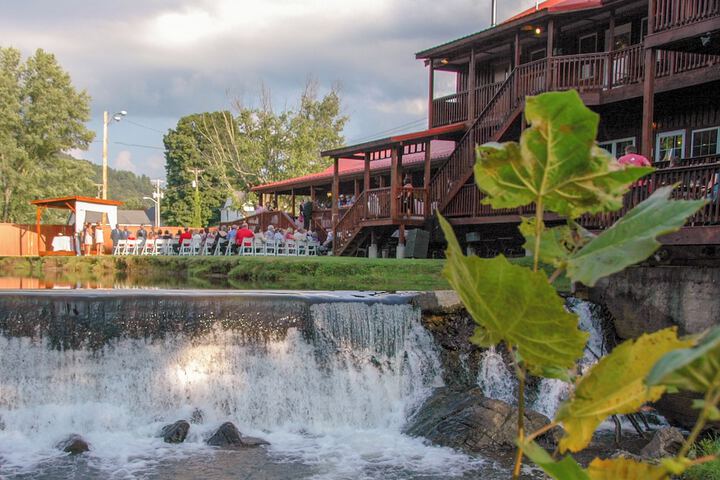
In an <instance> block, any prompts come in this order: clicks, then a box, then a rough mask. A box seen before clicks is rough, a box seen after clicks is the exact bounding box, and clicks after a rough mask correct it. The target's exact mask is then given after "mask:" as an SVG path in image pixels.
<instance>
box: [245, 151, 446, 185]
mask: <svg viewBox="0 0 720 480" xmlns="http://www.w3.org/2000/svg"><path fill="white" fill-rule="evenodd" d="M454 149H455V142H452V141H447V140H433V141H431V142H430V161H431V162H435V161H439V160H444V159H446V158H447V157H449V156H450V154H451V153H452V152H453V150H454ZM424 161H425V152H417V153H411V154H406V155H403V160H402V164H403V167H409V166H416V165H421V164H422V163H423V162H424ZM389 169H390V159H389V158H385V159H382V160H376V161H373V162H370V172H371V173H375V174H377V173H378V172H383V171H386V170H389ZM364 170H365V160H359V159H356V158H340V159H339V162H338V171H339V175H340V179H341V181H342V180H343V177H345V178H347V177H352V176H360V175H362V174H363V172H364ZM332 178H333V166H332V165H331V166H329V167H328V168H326V169H325V170H323V171H321V172H317V173H311V174H309V175H303V176H301V177H295V178H288V179H286V180H280V181H277V182H271V183H266V184H265V185H258V186H255V187H253V188H252V191H253V192H260V193H282V192H289V191H291V190H292V189H298V188H304V187H309V186H310V185H313V186H315V185H324V184H327V183H330V182H332Z"/></svg>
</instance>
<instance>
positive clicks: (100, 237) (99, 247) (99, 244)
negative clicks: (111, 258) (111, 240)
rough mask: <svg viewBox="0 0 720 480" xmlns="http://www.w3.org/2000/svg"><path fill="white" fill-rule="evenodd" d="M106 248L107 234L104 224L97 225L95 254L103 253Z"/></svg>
mask: <svg viewBox="0 0 720 480" xmlns="http://www.w3.org/2000/svg"><path fill="white" fill-rule="evenodd" d="M104 250H105V235H104V233H103V227H102V225H95V255H102V254H103V252H104Z"/></svg>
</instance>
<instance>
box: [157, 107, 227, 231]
mask: <svg viewBox="0 0 720 480" xmlns="http://www.w3.org/2000/svg"><path fill="white" fill-rule="evenodd" d="M224 115H225V112H212V113H200V114H193V115H188V116H185V117H182V118H181V119H180V120H179V121H178V124H177V126H176V127H175V128H174V129H171V130H170V131H169V132H168V133H167V134H166V135H165V136H164V138H163V142H164V144H165V171H166V179H167V184H166V189H165V200H164V202H163V205H162V207H163V210H162V214H163V218H164V219H165V223H166V224H168V225H192V224H193V223H195V219H194V218H193V211H194V205H195V203H194V195H195V189H194V188H193V186H192V183H193V180H195V174H194V173H193V172H192V169H195V168H199V169H201V170H203V172H202V173H200V174H199V176H198V180H199V182H198V185H199V191H200V206H201V208H200V221H201V223H202V225H209V224H210V225H211V224H215V223H217V222H218V221H219V219H220V208H221V207H222V206H223V204H224V202H225V200H226V199H227V197H228V195H229V190H228V188H227V187H226V185H225V184H224V182H223V181H222V180H221V175H220V174H219V172H218V171H217V169H216V168H213V165H212V164H209V163H208V162H207V161H206V160H205V158H206V156H207V155H211V150H212V146H211V144H210V143H209V142H208V141H207V139H206V137H205V135H203V134H202V133H201V128H202V125H207V124H210V123H213V122H222V120H223V117H224Z"/></svg>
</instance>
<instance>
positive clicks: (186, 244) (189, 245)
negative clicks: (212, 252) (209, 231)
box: [180, 238, 193, 256]
mask: <svg viewBox="0 0 720 480" xmlns="http://www.w3.org/2000/svg"><path fill="white" fill-rule="evenodd" d="M192 251H193V240H192V238H183V240H182V242H181V243H180V255H183V256H186V255H192Z"/></svg>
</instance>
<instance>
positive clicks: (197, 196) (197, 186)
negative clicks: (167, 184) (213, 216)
mask: <svg viewBox="0 0 720 480" xmlns="http://www.w3.org/2000/svg"><path fill="white" fill-rule="evenodd" d="M188 170H190V171H191V172H192V173H194V174H195V180H193V182H192V186H193V187H194V188H195V198H194V201H193V203H194V204H195V205H194V207H195V208H194V211H193V223H194V224H195V225H193V227H198V228H199V227H201V226H202V225H201V224H202V218H201V217H202V215H201V214H200V174H201V173H203V172H204V171H205V170H203V169H201V168H189V169H188Z"/></svg>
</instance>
